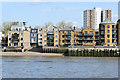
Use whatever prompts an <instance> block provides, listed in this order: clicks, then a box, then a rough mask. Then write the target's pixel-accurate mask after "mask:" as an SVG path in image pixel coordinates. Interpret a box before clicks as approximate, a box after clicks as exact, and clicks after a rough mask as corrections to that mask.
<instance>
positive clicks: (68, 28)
mask: <svg viewBox="0 0 120 80" xmlns="http://www.w3.org/2000/svg"><path fill="white" fill-rule="evenodd" d="M61 30H73V29H72V28H71V27H68V26H65V27H63V28H61Z"/></svg>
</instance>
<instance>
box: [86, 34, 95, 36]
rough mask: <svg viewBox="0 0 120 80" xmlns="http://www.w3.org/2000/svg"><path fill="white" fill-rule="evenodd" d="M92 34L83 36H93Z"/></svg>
mask: <svg viewBox="0 0 120 80" xmlns="http://www.w3.org/2000/svg"><path fill="white" fill-rule="evenodd" d="M93 35H94V34H84V36H93Z"/></svg>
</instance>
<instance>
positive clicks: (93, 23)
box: [83, 8, 112, 29]
mask: <svg viewBox="0 0 120 80" xmlns="http://www.w3.org/2000/svg"><path fill="white" fill-rule="evenodd" d="M83 17H84V22H83V23H84V28H86V27H88V26H90V27H91V28H93V29H98V28H99V24H100V23H101V22H102V21H104V20H106V19H109V20H110V21H111V20H112V11H111V10H103V11H101V8H94V9H91V10H85V11H84V16H83Z"/></svg>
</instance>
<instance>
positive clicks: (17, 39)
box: [8, 24, 30, 49]
mask: <svg viewBox="0 0 120 80" xmlns="http://www.w3.org/2000/svg"><path fill="white" fill-rule="evenodd" d="M8 47H15V48H21V47H24V49H28V48H30V31H28V30H25V26H23V25H21V24H18V25H15V26H14V25H13V26H12V27H11V30H10V31H8Z"/></svg>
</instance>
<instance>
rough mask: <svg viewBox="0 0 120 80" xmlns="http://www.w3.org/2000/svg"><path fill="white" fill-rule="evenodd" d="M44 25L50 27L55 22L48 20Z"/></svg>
mask: <svg viewBox="0 0 120 80" xmlns="http://www.w3.org/2000/svg"><path fill="white" fill-rule="evenodd" d="M44 25H45V27H48V26H50V25H53V23H52V22H47V23H45V24H44Z"/></svg>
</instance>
